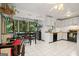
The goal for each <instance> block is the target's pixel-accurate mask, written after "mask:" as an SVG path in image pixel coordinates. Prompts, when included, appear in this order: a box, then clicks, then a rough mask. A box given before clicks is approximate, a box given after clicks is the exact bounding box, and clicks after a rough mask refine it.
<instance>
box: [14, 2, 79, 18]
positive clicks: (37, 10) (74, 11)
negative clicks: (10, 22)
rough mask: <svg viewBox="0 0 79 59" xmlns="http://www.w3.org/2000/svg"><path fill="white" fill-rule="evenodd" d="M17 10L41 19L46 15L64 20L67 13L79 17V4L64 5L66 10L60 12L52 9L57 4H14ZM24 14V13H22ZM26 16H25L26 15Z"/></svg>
mask: <svg viewBox="0 0 79 59" xmlns="http://www.w3.org/2000/svg"><path fill="white" fill-rule="evenodd" d="M13 5H14V6H15V7H16V9H17V10H18V9H19V12H20V10H23V12H24V13H26V14H28V15H29V16H31V15H33V14H34V15H36V16H38V17H39V16H40V17H45V16H46V15H50V16H53V17H54V18H64V17H66V14H67V12H68V11H69V12H71V16H75V15H79V3H64V10H63V11H58V10H55V9H52V10H51V12H50V9H51V8H53V7H54V6H55V5H57V4H48V3H14V4H13ZM21 14H22V13H21ZM24 15H25V14H24Z"/></svg>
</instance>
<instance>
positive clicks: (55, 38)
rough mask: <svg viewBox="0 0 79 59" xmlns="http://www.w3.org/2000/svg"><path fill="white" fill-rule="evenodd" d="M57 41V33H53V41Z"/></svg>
mask: <svg viewBox="0 0 79 59" xmlns="http://www.w3.org/2000/svg"><path fill="white" fill-rule="evenodd" d="M56 41H57V33H53V42H56Z"/></svg>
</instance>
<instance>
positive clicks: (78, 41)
mask: <svg viewBox="0 0 79 59" xmlns="http://www.w3.org/2000/svg"><path fill="white" fill-rule="evenodd" d="M77 55H78V56H79V31H78V32H77Z"/></svg>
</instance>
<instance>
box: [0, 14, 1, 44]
mask: <svg viewBox="0 0 79 59" xmlns="http://www.w3.org/2000/svg"><path fill="white" fill-rule="evenodd" d="M0 43H1V14H0Z"/></svg>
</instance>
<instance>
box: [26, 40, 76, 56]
mask: <svg viewBox="0 0 79 59" xmlns="http://www.w3.org/2000/svg"><path fill="white" fill-rule="evenodd" d="M76 55H77V54H76V43H74V42H69V41H64V40H61V41H57V42H54V43H50V44H49V43H47V42H45V41H37V44H36V45H35V44H34V42H32V45H31V46H30V45H29V44H26V47H25V56H76Z"/></svg>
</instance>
